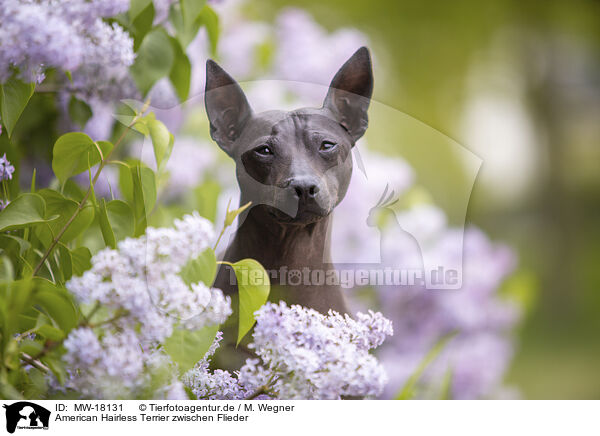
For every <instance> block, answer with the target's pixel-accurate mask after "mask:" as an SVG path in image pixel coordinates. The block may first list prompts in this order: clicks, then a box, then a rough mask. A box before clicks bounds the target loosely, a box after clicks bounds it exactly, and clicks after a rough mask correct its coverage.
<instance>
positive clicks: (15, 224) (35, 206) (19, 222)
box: [0, 193, 58, 232]
mask: <svg viewBox="0 0 600 436" xmlns="http://www.w3.org/2000/svg"><path fill="white" fill-rule="evenodd" d="M45 215H46V204H45V202H44V199H43V198H42V197H40V196H39V195H37V194H29V193H27V194H21V195H20V196H18V197H17V198H16V199H14V200H13V201H11V202H10V203H9V204H8V206H6V208H5V209H4V210H3V211H2V212H0V232H4V231H7V230H15V229H22V228H25V227H29V226H31V225H35V224H40V223H47V222H51V221H53V220H55V219H56V218H58V217H57V216H52V217H50V218H48V219H46V218H45Z"/></svg>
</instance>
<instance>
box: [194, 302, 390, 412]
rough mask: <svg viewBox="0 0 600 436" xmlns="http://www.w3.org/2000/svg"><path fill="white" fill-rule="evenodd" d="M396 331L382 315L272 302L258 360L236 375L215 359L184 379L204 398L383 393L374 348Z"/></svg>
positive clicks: (258, 339) (265, 312)
mask: <svg viewBox="0 0 600 436" xmlns="http://www.w3.org/2000/svg"><path fill="white" fill-rule="evenodd" d="M392 334H393V330H392V323H391V321H389V320H388V319H386V318H384V317H383V316H382V315H381V313H375V312H372V311H369V313H366V314H362V313H359V314H357V316H356V319H352V318H351V317H350V316H348V315H345V316H342V315H340V314H339V313H336V312H332V311H330V312H329V313H328V314H327V315H322V314H320V313H318V312H316V311H315V310H312V309H308V308H304V307H301V306H297V305H294V306H291V307H288V306H287V305H286V304H285V303H283V302H280V303H279V304H275V303H267V304H265V305H264V306H263V307H261V308H260V309H259V310H258V311H257V312H256V327H255V328H254V332H253V335H252V337H253V342H252V343H251V344H250V345H249V347H250V348H251V349H253V350H254V351H255V352H256V354H257V356H258V357H259V358H258V359H254V358H251V359H248V360H247V361H246V363H245V365H244V366H243V367H242V368H241V369H240V371H238V372H237V373H236V374H234V375H232V374H231V373H229V372H228V371H223V370H215V371H210V370H209V369H208V366H209V357H210V356H211V355H212V354H213V353H214V350H215V349H216V347H217V345H218V341H219V340H220V336H218V337H217V339H216V340H215V343H214V344H213V347H211V350H209V352H208V353H207V354H206V356H205V357H204V359H203V360H202V361H200V362H199V363H198V364H197V365H196V366H195V367H194V368H193V369H192V370H190V371H189V372H188V373H187V374H186V375H185V376H184V383H185V384H186V385H187V386H188V387H189V388H190V389H191V390H192V392H194V394H195V395H196V396H197V397H198V398H199V399H240V398H247V397H248V396H250V395H252V394H258V393H260V392H262V395H263V396H264V397H269V398H273V399H282V400H283V399H340V398H341V397H343V396H356V397H357V396H361V397H363V396H366V397H373V396H376V395H379V394H380V393H381V391H382V390H383V387H384V385H385V382H386V380H387V377H386V374H385V372H384V371H383V368H382V366H381V365H380V364H379V362H378V361H377V359H376V358H375V357H374V356H372V355H371V354H370V353H369V350H371V349H373V348H376V347H379V346H380V345H381V344H382V343H383V341H384V340H385V338H386V336H390V335H392Z"/></svg>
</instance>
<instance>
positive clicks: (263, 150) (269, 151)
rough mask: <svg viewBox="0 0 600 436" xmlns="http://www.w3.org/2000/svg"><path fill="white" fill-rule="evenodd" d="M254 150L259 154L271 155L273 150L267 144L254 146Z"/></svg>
mask: <svg viewBox="0 0 600 436" xmlns="http://www.w3.org/2000/svg"><path fill="white" fill-rule="evenodd" d="M254 152H255V153H256V154H259V155H261V156H271V155H272V154H273V150H272V149H271V147H269V146H268V145H261V146H260V147H258V148H255V149H254Z"/></svg>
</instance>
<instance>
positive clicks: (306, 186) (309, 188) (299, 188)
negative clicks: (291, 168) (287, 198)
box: [289, 178, 319, 200]
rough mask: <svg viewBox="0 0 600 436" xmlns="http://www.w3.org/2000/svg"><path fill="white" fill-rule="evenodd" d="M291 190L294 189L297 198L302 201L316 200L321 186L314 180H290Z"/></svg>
mask: <svg viewBox="0 0 600 436" xmlns="http://www.w3.org/2000/svg"><path fill="white" fill-rule="evenodd" d="M289 186H290V188H292V189H294V192H295V193H296V196H297V197H298V198H299V199H301V200H308V199H312V198H315V197H316V195H317V193H318V192H319V186H318V185H317V184H316V183H315V181H314V179H312V178H295V179H292V180H290V183H289Z"/></svg>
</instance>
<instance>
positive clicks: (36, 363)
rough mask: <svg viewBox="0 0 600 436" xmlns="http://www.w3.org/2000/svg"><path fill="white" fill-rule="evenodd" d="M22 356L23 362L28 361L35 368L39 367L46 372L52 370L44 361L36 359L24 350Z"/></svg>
mask: <svg viewBox="0 0 600 436" xmlns="http://www.w3.org/2000/svg"><path fill="white" fill-rule="evenodd" d="M20 357H21V360H22V361H23V362H25V363H28V364H29V365H31V366H33V367H34V368H37V369H39V370H40V371H42V372H44V373H48V372H50V369H49V368H48V367H47V366H46V365H44V364H43V363H42V362H39V361H37V360H35V359H34V358H33V357H31V356H30V355H29V354H27V353H23V352H22V353H21V356H20Z"/></svg>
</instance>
